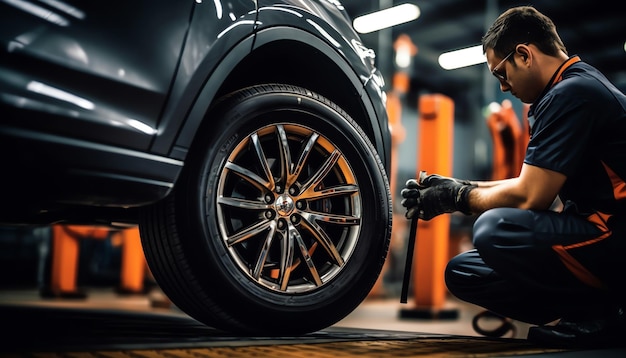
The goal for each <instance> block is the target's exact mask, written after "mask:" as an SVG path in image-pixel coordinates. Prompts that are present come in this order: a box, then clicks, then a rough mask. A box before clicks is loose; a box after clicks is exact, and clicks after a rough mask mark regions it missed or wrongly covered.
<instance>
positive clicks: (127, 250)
mask: <svg viewBox="0 0 626 358" xmlns="http://www.w3.org/2000/svg"><path fill="white" fill-rule="evenodd" d="M119 235H121V236H122V267H121V270H120V273H121V275H120V291H121V292H125V293H143V290H144V278H145V277H146V261H145V257H144V254H143V248H142V247H141V238H140V236H139V228H138V227H133V228H129V229H125V230H122V231H121V232H120V233H119Z"/></svg>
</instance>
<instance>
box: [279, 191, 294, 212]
mask: <svg viewBox="0 0 626 358" xmlns="http://www.w3.org/2000/svg"><path fill="white" fill-rule="evenodd" d="M274 206H276V211H277V212H278V214H279V215H280V216H287V215H289V214H291V213H292V212H293V208H294V203H293V198H292V197H290V196H289V195H287V194H283V195H280V196H279V197H278V198H276V201H275V202H274Z"/></svg>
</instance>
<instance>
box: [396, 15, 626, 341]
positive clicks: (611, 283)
mask: <svg viewBox="0 0 626 358" xmlns="http://www.w3.org/2000/svg"><path fill="white" fill-rule="evenodd" d="M482 46H483V51H484V52H485V55H486V57H487V63H488V66H489V68H490V69H491V71H492V73H493V74H494V76H496V77H497V78H498V80H499V81H500V88H501V90H502V91H504V92H506V91H510V92H511V94H513V95H514V96H515V97H517V98H519V99H520V100H521V101H522V102H524V103H531V107H530V110H529V113H528V118H529V125H530V131H531V138H530V141H529V144H528V147H527V150H526V154H525V159H524V164H523V165H522V168H521V171H520V174H519V176H518V177H516V178H511V179H506V180H500V181H484V182H483V181H481V182H477V181H467V180H458V179H454V178H447V177H443V176H440V175H437V174H431V175H427V174H426V173H423V175H420V177H419V178H417V179H411V180H409V181H407V183H406V186H405V188H404V189H403V190H402V196H403V198H404V199H403V200H402V205H403V206H405V207H406V208H407V212H406V217H407V218H414V217H419V218H420V219H423V220H430V219H432V218H433V217H435V216H438V215H441V214H444V213H452V212H455V211H459V212H462V213H465V214H479V216H478V218H477V220H476V222H475V224H474V228H473V244H474V249H472V250H470V251H467V252H464V253H461V254H459V255H458V256H456V257H454V258H453V259H452V260H450V262H449V263H448V265H447V268H446V275H445V279H446V285H447V287H448V289H449V291H450V292H451V293H452V294H454V295H455V296H457V297H458V298H460V299H462V300H464V301H467V302H470V303H473V304H476V305H479V306H482V307H484V308H486V309H487V310H489V311H491V312H493V313H496V314H498V315H501V316H504V317H509V318H511V319H515V320H518V321H522V322H527V323H530V324H533V325H537V326H534V327H531V328H530V329H529V332H528V340H529V341H533V342H536V343H540V344H545V345H551V346H562V347H576V346H586V347H588V346H596V347H597V346H600V347H602V346H609V345H614V344H624V343H623V342H621V341H624V338H626V317H625V313H624V308H626V294H625V291H626V266H625V265H624V255H625V253H626V183H625V182H624V179H626V96H625V95H624V94H623V93H621V92H620V91H619V90H618V89H617V88H616V87H615V86H614V85H613V84H611V83H610V82H609V81H608V80H607V79H606V78H605V76H604V75H603V74H601V73H600V72H599V71H598V70H597V69H595V68H594V67H592V66H590V65H589V64H587V63H585V62H583V61H582V60H581V59H580V58H579V57H578V56H570V55H568V53H567V50H566V48H565V45H564V44H563V42H562V41H561V39H560V37H559V35H558V33H557V31H556V28H555V25H554V23H553V22H552V21H551V20H550V19H549V18H548V17H546V16H545V15H543V14H541V13H540V12H538V11H537V10H536V9H534V8H533V7H530V6H522V7H515V8H511V9H509V10H507V11H505V12H504V13H502V14H501V15H500V16H499V17H498V18H497V19H496V20H495V22H494V23H493V25H492V26H491V28H490V29H489V30H488V31H487V33H486V34H485V35H484V36H483V38H482ZM555 200H560V201H561V202H562V203H563V206H562V209H560V211H558V212H557V211H554V210H551V207H552V204H553V202H555Z"/></svg>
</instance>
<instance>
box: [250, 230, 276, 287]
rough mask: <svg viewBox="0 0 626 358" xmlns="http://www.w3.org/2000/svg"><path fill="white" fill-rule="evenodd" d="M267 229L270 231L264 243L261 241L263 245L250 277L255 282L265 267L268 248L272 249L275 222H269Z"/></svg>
mask: <svg viewBox="0 0 626 358" xmlns="http://www.w3.org/2000/svg"><path fill="white" fill-rule="evenodd" d="M269 228H270V230H269V231H268V233H267V235H266V236H265V241H263V245H262V246H261V250H260V251H259V257H258V258H257V261H256V264H255V265H254V270H253V271H252V276H253V277H254V278H255V279H256V280H257V281H258V280H259V278H260V277H261V272H262V271H263V267H264V266H265V262H266V261H267V256H268V254H269V251H270V247H272V242H273V241H274V235H275V234H276V222H275V221H272V222H270V224H269Z"/></svg>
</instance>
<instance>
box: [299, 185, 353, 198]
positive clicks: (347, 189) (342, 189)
mask: <svg viewBox="0 0 626 358" xmlns="http://www.w3.org/2000/svg"><path fill="white" fill-rule="evenodd" d="M358 192H359V187H358V186H356V185H354V184H349V185H338V186H335V187H330V188H325V189H322V190H320V191H312V190H309V191H306V192H304V193H302V195H300V196H299V197H298V198H299V199H309V200H321V199H327V198H330V197H333V196H339V195H352V194H356V193H358Z"/></svg>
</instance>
